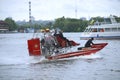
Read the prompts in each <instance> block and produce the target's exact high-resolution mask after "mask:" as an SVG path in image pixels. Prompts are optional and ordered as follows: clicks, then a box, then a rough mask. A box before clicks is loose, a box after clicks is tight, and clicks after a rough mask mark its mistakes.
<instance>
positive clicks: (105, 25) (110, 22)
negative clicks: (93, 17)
mask: <svg viewBox="0 0 120 80" xmlns="http://www.w3.org/2000/svg"><path fill="white" fill-rule="evenodd" d="M91 37H93V38H94V39H98V40H111V39H114V40H116V39H120V23H117V21H116V20H115V18H114V17H113V16H110V19H106V21H105V22H101V23H100V22H98V21H96V22H95V24H94V25H89V26H88V27H87V28H86V29H85V31H84V32H83V33H82V34H81V36H80V39H81V40H85V39H89V38H91Z"/></svg>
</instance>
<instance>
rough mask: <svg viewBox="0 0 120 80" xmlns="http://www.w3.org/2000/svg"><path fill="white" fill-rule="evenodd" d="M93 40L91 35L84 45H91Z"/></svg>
mask: <svg viewBox="0 0 120 80" xmlns="http://www.w3.org/2000/svg"><path fill="white" fill-rule="evenodd" d="M93 40H94V38H93V37H92V38H91V39H89V40H88V41H87V42H86V44H85V47H91V45H93V44H94V43H93V42H92V41H93Z"/></svg>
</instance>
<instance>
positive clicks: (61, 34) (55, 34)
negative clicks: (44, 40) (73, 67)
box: [54, 29, 71, 47]
mask: <svg viewBox="0 0 120 80" xmlns="http://www.w3.org/2000/svg"><path fill="white" fill-rule="evenodd" d="M54 36H55V37H57V36H59V37H60V38H61V39H63V40H65V41H66V42H67V43H68V46H70V47H71V44H70V41H69V40H68V39H67V38H66V37H64V36H63V32H62V31H61V30H57V29H55V33H54Z"/></svg>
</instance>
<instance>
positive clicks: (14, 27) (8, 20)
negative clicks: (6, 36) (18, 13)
mask: <svg viewBox="0 0 120 80" xmlns="http://www.w3.org/2000/svg"><path fill="white" fill-rule="evenodd" d="M4 21H5V22H6V23H8V25H9V31H14V30H17V28H18V26H17V24H16V23H15V21H14V20H13V19H12V18H6V19H5V20H4Z"/></svg>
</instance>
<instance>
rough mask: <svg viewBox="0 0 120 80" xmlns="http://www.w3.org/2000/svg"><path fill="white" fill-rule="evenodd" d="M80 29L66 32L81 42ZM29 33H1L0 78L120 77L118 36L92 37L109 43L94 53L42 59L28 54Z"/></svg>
mask: <svg viewBox="0 0 120 80" xmlns="http://www.w3.org/2000/svg"><path fill="white" fill-rule="evenodd" d="M80 34H81V33H65V34H64V36H66V37H67V38H68V39H72V40H75V41H76V42H78V43H80V44H81V45H80V46H83V45H84V44H85V42H86V41H85V40H80V38H79V37H80ZM32 37H33V34H31V33H17V34H0V80H88V79H89V80H120V40H94V43H101V42H107V43H108V45H107V46H106V47H105V48H104V49H102V50H101V51H99V52H97V53H96V54H94V55H90V56H84V57H75V58H71V59H65V60H56V61H50V62H41V60H40V58H38V57H30V56H29V54H28V50H27V48H28V47H27V40H28V39H30V38H32Z"/></svg>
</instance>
